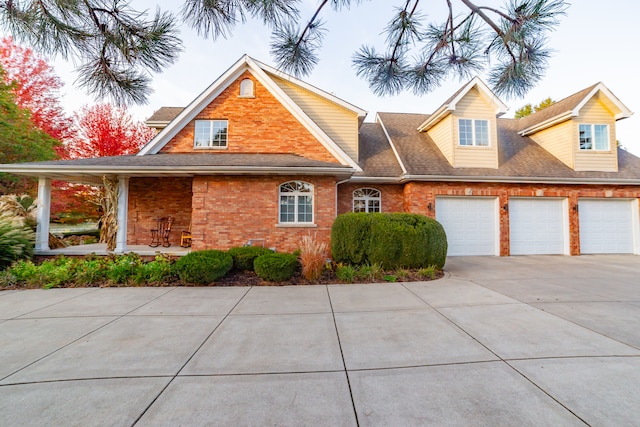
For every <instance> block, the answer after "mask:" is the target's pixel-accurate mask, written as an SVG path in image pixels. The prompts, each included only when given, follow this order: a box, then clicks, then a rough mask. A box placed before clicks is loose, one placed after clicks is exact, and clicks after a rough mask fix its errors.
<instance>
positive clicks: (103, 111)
mask: <svg viewBox="0 0 640 427" xmlns="http://www.w3.org/2000/svg"><path fill="white" fill-rule="evenodd" d="M74 124H75V132H74V134H73V136H72V137H71V138H70V139H69V140H68V141H67V143H66V145H65V157H66V158H68V159H85V158H94V157H106V156H120V155H125V154H135V153H136V152H138V150H140V148H141V147H142V146H143V145H144V144H146V143H147V142H148V141H150V140H151V138H153V136H154V135H155V131H154V130H153V129H151V128H149V127H147V126H146V125H145V124H144V123H142V122H139V121H137V120H135V119H134V118H133V117H132V116H131V115H130V114H129V113H128V112H127V111H126V110H123V109H120V108H117V107H115V106H112V105H111V104H96V105H93V106H84V107H82V109H81V110H80V111H78V112H76V114H75V123H74ZM61 190H62V192H63V193H64V195H65V196H71V195H74V197H75V198H76V199H77V200H80V201H81V205H82V207H83V208H84V209H91V210H93V214H92V215H88V212H87V215H85V217H86V216H92V217H94V218H95V217H97V216H100V215H101V214H104V213H105V204H104V203H105V194H104V188H102V187H100V188H96V187H89V186H84V185H66V186H63V187H62V188H61ZM54 192H55V191H54ZM52 198H53V197H52ZM68 206H69V207H71V205H68ZM75 210H76V211H79V210H80V206H78V205H76V206H75ZM61 219H62V218H61Z"/></svg>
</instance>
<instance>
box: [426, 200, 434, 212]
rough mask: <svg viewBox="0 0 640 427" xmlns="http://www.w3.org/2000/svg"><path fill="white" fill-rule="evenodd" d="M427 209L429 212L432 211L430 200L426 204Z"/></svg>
mask: <svg viewBox="0 0 640 427" xmlns="http://www.w3.org/2000/svg"><path fill="white" fill-rule="evenodd" d="M427 209H429V212H432V211H433V204H432V203H431V202H429V204H428V205H427Z"/></svg>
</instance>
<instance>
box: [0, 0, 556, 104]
mask: <svg viewBox="0 0 640 427" xmlns="http://www.w3.org/2000/svg"><path fill="white" fill-rule="evenodd" d="M441 1H442V3H443V4H446V7H447V10H448V13H447V15H446V16H444V17H442V18H440V20H439V21H435V22H428V21H427V11H428V8H429V5H430V4H431V3H430V2H427V1H424V0H423V1H422V2H421V1H420V0H398V4H399V6H397V7H396V8H395V9H394V12H393V13H392V16H391V17H390V20H389V24H388V25H387V27H386V28H385V29H384V33H385V34H386V36H387V37H386V46H384V48H383V49H382V50H381V51H378V50H376V49H375V48H374V47H371V46H363V47H361V48H360V50H359V51H358V52H356V53H355V55H354V57H353V64H354V66H355V68H356V72H357V74H358V75H359V76H361V77H364V78H366V79H367V80H368V82H369V86H370V87H371V89H372V90H373V91H374V92H375V93H376V94H378V95H389V94H397V93H399V92H401V91H403V90H412V91H413V92H415V93H427V92H429V91H431V90H432V89H434V88H435V87H437V86H438V85H439V84H440V83H441V82H442V81H443V80H444V79H446V78H447V77H449V76H450V75H451V74H454V75H458V76H462V77H466V76H468V75H469V74H472V73H476V72H477V71H479V70H480V69H484V68H487V67H488V68H489V81H490V83H491V84H492V85H493V87H494V89H495V90H496V92H497V93H499V94H503V95H507V96H510V95H518V96H521V95H523V94H524V93H526V92H527V91H528V90H529V89H530V88H531V87H533V86H534V85H535V84H536V83H537V82H538V81H539V80H540V79H541V78H542V76H543V74H544V71H545V69H546V67H547V59H548V57H549V54H550V53H549V50H548V49H547V47H546V33H547V32H548V31H550V30H553V29H554V28H555V27H556V26H557V25H558V19H559V17H560V16H562V15H564V13H565V11H566V9H567V7H568V3H567V2H566V1H564V0H505V1H506V4H505V5H504V6H503V7H502V8H500V9H498V8H495V7H490V6H486V5H482V4H476V3H474V2H475V1H476V0H473V1H471V0H458V1H451V0H441ZM301 3H302V1H301V0H183V5H182V11H181V15H182V19H183V21H184V22H186V23H187V24H188V25H190V26H191V27H192V28H195V29H196V30H197V32H198V33H199V34H200V35H201V36H204V37H209V36H210V37H212V38H213V39H214V40H215V39H216V38H218V37H227V36H229V35H231V34H232V33H233V31H234V29H235V26H236V25H237V24H238V23H243V22H246V20H247V18H256V19H258V20H261V21H262V22H263V23H264V25H267V26H268V27H270V28H271V29H272V40H271V53H272V55H273V56H274V59H275V61H276V63H277V64H278V66H279V67H280V68H281V69H283V70H284V71H286V72H289V73H292V74H294V75H297V76H302V75H307V74H309V73H310V72H311V70H312V69H313V67H314V66H315V65H316V63H317V62H318V51H319V49H320V48H321V46H322V39H323V37H324V34H325V33H326V28H325V26H324V22H323V18H322V14H323V13H324V12H325V11H326V9H330V8H333V9H334V10H335V11H338V12H339V11H341V10H344V9H348V8H350V7H352V6H355V5H361V4H363V3H368V2H365V1H362V0H331V1H330V0H322V1H320V2H319V4H318V6H317V8H316V9H315V11H314V12H313V14H312V16H311V18H310V19H308V20H306V24H303V25H300V24H299V23H300V22H305V20H303V19H302V18H301V12H300V8H299V6H300V4H301ZM362 7H364V6H362ZM372 7H375V5H373V6H372ZM0 25H2V26H3V27H4V28H6V29H7V30H9V31H10V32H11V33H12V34H13V36H14V37H15V38H16V39H18V40H20V41H22V42H26V43H27V44H29V45H31V46H34V47H35V48H36V49H37V50H39V51H41V52H46V53H47V54H59V55H62V56H63V57H65V58H73V59H75V60H77V61H78V63H79V66H78V70H77V71H78V73H79V77H78V82H79V84H80V85H81V86H83V87H85V88H86V89H87V90H88V92H89V93H91V94H93V95H96V96H98V97H102V98H104V97H107V96H110V97H111V99H113V100H114V101H115V102H116V103H118V104H128V103H144V102H145V101H146V99H147V96H148V95H149V92H150V90H149V83H150V77H149V72H159V71H161V70H163V69H164V68H166V67H167V66H168V65H170V64H172V63H173V62H175V61H176V59H177V57H178V54H179V53H180V51H181V49H182V42H181V39H180V38H179V36H178V18H177V17H176V16H174V15H173V14H171V13H168V12H162V11H160V9H157V10H156V12H155V14H154V15H153V16H152V17H149V15H148V13H147V12H146V11H145V12H139V11H137V10H135V9H133V8H132V7H131V6H130V4H129V2H128V1H127V0H72V1H64V2H61V1H58V0H30V1H29V0H24V1H19V2H18V1H15V0H4V1H0Z"/></svg>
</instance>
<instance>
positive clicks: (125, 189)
mask: <svg viewBox="0 0 640 427" xmlns="http://www.w3.org/2000/svg"><path fill="white" fill-rule="evenodd" d="M128 214H129V177H127V176H119V177H118V229H117V231H116V249H115V251H114V252H118V253H123V252H126V250H127V228H128V223H127V217H128Z"/></svg>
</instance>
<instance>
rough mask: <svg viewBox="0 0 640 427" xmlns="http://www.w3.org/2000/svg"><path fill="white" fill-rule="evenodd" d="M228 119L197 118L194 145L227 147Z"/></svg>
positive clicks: (200, 146)
mask: <svg viewBox="0 0 640 427" xmlns="http://www.w3.org/2000/svg"><path fill="white" fill-rule="evenodd" d="M227 133H228V122H227V120H196V128H195V131H194V139H193V146H194V147H195V148H226V147H227Z"/></svg>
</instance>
